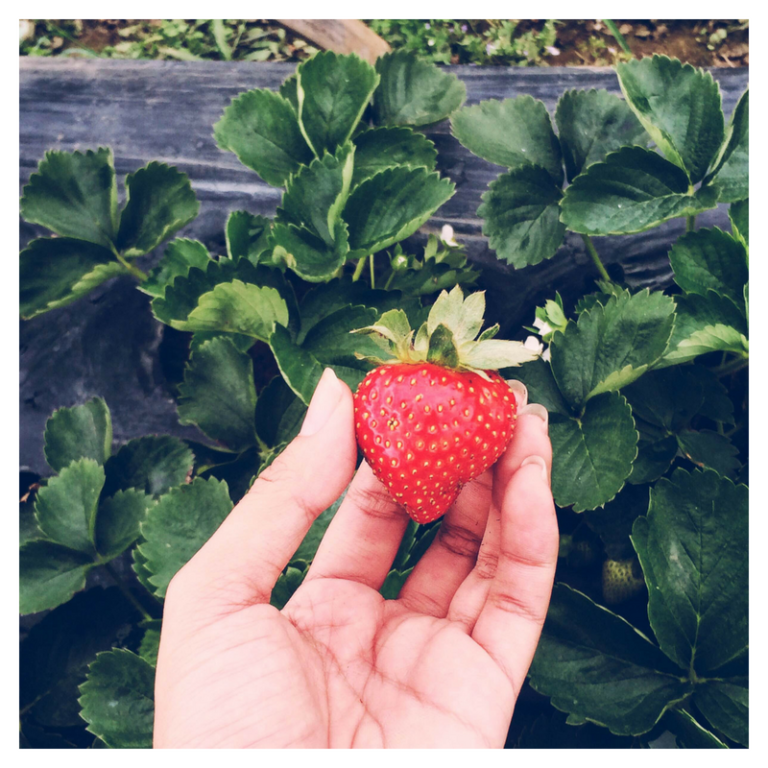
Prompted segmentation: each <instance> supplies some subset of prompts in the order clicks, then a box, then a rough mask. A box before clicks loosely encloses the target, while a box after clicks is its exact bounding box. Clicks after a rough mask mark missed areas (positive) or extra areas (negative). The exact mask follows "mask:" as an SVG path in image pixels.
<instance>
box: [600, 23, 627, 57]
mask: <svg viewBox="0 0 768 768" xmlns="http://www.w3.org/2000/svg"><path fill="white" fill-rule="evenodd" d="M603 24H605V26H606V27H608V31H609V32H610V33H611V34H612V35H613V36H614V37H615V38H616V42H617V43H618V44H619V47H620V48H621V50H622V51H624V53H627V54H629V55H630V56H633V55H634V54H633V53H632V49H631V48H630V47H629V43H628V42H627V41H626V38H625V37H624V35H622V34H621V32H619V28H618V27H617V26H616V23H615V22H613V21H611V19H603Z"/></svg>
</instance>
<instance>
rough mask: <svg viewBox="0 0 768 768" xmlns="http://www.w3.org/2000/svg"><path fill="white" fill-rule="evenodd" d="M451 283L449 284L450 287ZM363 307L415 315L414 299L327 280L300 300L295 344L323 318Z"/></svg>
mask: <svg viewBox="0 0 768 768" xmlns="http://www.w3.org/2000/svg"><path fill="white" fill-rule="evenodd" d="M453 285H455V283H452V284H451V287H452V286H453ZM357 305H360V306H365V307H370V308H371V309H376V310H377V311H378V312H379V313H382V314H383V313H384V312H386V311H388V310H390V309H403V310H404V311H405V312H406V314H408V313H409V312H412V311H414V310H415V311H419V310H420V309H421V303H420V302H419V301H418V299H411V300H410V301H409V300H408V299H405V298H404V297H403V296H401V295H400V294H399V293H398V292H397V291H393V290H387V291H384V290H379V289H373V290H372V289H371V288H370V287H369V286H368V285H367V284H366V282H365V281H363V280H358V281H357V282H356V283H353V282H351V281H350V280H349V279H346V278H342V279H337V280H330V281H329V282H327V283H324V284H322V285H318V286H316V287H314V288H312V289H311V290H309V291H307V292H306V293H305V294H304V296H302V299H301V305H300V314H301V329H300V331H299V333H298V335H297V341H298V342H299V343H301V342H303V340H304V339H305V338H306V335H307V334H308V333H309V331H310V330H311V329H312V328H314V326H315V325H317V323H319V322H320V321H321V320H323V319H324V318H326V317H328V316H329V315H332V314H333V313H334V312H337V311H338V310H340V309H347V308H348V307H350V306H357Z"/></svg>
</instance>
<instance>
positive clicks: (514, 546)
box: [472, 455, 559, 694]
mask: <svg viewBox="0 0 768 768" xmlns="http://www.w3.org/2000/svg"><path fill="white" fill-rule="evenodd" d="M558 545H559V535H558V528H557V517H556V515H555V504H554V501H553V500H552V492H551V490H550V487H549V470H548V467H547V465H546V462H545V461H544V459H543V458H542V457H541V456H535V455H532V456H529V457H528V458H526V459H525V460H524V461H523V463H522V466H521V467H520V469H518V471H517V472H515V474H514V475H513V477H512V479H511V480H510V482H509V485H508V487H507V489H506V492H505V494H504V498H503V501H502V508H501V525H500V537H499V551H498V562H497V565H496V569H495V575H494V577H493V579H492V580H491V583H490V589H489V592H488V597H487V599H486V601H485V604H484V606H483V608H482V610H481V612H480V615H479V617H478V619H477V622H476V623H475V625H474V629H473V630H472V638H473V639H474V640H475V641H476V642H477V643H478V644H479V645H480V646H482V647H483V648H484V649H485V650H486V651H487V652H488V654H489V655H490V656H491V657H492V658H493V659H494V660H495V661H496V663H497V664H498V665H499V667H500V668H501V669H502V670H503V671H504V673H505V674H506V676H507V678H508V679H509V681H510V683H511V685H512V687H513V690H514V691H515V693H516V694H517V692H518V691H519V690H520V687H521V686H522V684H523V681H524V680H525V675H526V674H527V672H528V667H529V666H530V664H531V661H532V660H533V654H534V652H535V651H536V645H537V644H538V641H539V636H540V635H541V628H542V626H543V624H544V619H545V618H546V615H547V608H548V606H549V599H550V596H551V593H552V584H553V582H554V578H555V568H556V566H557V553H558Z"/></svg>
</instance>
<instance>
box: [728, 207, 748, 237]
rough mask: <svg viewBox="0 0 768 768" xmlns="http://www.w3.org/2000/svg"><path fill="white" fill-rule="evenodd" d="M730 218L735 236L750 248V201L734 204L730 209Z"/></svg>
mask: <svg viewBox="0 0 768 768" xmlns="http://www.w3.org/2000/svg"><path fill="white" fill-rule="evenodd" d="M728 216H729V218H730V219H731V229H732V230H733V234H734V236H735V237H738V238H739V240H741V242H743V243H744V245H745V246H746V247H747V248H749V199H747V200H740V201H739V202H738V203H733V205H731V206H730V207H729V208H728Z"/></svg>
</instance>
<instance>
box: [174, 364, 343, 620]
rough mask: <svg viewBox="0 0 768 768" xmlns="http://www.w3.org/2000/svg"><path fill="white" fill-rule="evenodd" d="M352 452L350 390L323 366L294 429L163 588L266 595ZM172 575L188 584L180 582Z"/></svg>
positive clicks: (238, 596)
mask: <svg viewBox="0 0 768 768" xmlns="http://www.w3.org/2000/svg"><path fill="white" fill-rule="evenodd" d="M356 458H357V449H356V447H355V436H354V413H353V404H352V393H351V392H350V391H349V387H347V385H346V384H344V383H343V382H341V381H339V379H337V378H336V375H335V374H334V372H333V371H332V370H331V369H330V368H326V369H325V371H324V372H323V375H322V377H321V378H320V382H319V383H318V385H317V388H316V390H315V393H314V395H313V396H312V401H311V402H310V405H309V409H308V410H307V414H306V416H305V418H304V423H303V425H302V428H301V432H300V433H299V436H298V437H296V438H295V439H294V440H293V442H292V443H291V444H290V445H289V446H288V447H287V448H286V449H285V450H284V451H283V453H282V454H280V456H278V458H277V459H275V461H274V462H273V463H272V464H271V465H270V466H269V467H268V468H267V469H266V470H264V472H263V473H262V474H261V475H260V476H259V478H258V479H257V480H256V482H255V483H254V484H253V487H252V488H251V490H250V491H249V492H248V494H247V495H246V496H245V497H244V498H243V500H242V501H241V502H240V503H239V504H238V505H237V506H236V507H235V508H234V509H233V510H232V512H231V513H230V514H229V517H227V519H226V520H225V521H224V522H223V523H222V525H221V526H220V527H219V529H218V530H217V531H216V533H215V534H214V535H213V536H212V537H211V538H210V539H209V540H208V542H206V544H205V545H204V546H203V547H202V548H201V549H200V551H199V552H198V553H197V554H196V555H195V556H194V557H193V558H192V559H191V560H190V561H189V563H187V565H186V566H184V568H183V569H182V570H181V571H179V573H178V574H176V576H175V577H174V580H173V582H172V583H171V588H169V593H170V592H175V593H177V594H179V595H185V594H191V595H194V598H193V599H195V600H196V601H199V600H200V597H201V594H205V593H206V591H211V590H210V589H209V588H210V587H213V589H212V591H211V594H214V595H215V596H216V599H217V600H218V601H219V602H221V601H222V600H224V601H227V602H230V603H232V604H239V605H242V604H246V605H253V604H254V603H268V602H269V599H270V596H271V594H272V589H273V588H274V586H275V582H276V581H277V579H278V577H279V576H280V572H281V571H282V570H283V568H285V566H286V565H287V564H288V561H289V560H290V558H291V556H292V555H293V553H294V552H295V551H296V549H297V548H298V546H299V544H300V543H301V541H302V539H303V538H304V536H305V535H306V533H307V531H308V530H309V528H310V526H311V525H312V523H313V522H314V521H315V519H316V518H317V516H318V515H319V514H320V513H321V512H322V511H323V510H325V509H327V508H328V507H329V506H330V505H331V504H332V503H333V502H334V501H335V500H336V499H337V498H338V497H339V496H340V495H341V493H342V491H343V490H344V488H346V487H347V485H348V484H349V482H350V481H351V479H352V475H353V474H354V471H355V460H356ZM177 580H178V582H183V583H184V584H186V586H187V587H193V588H192V589H188V588H183V589H182V588H178V584H177ZM190 582H191V583H190ZM174 586H177V589H176V590H173V587H174Z"/></svg>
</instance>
